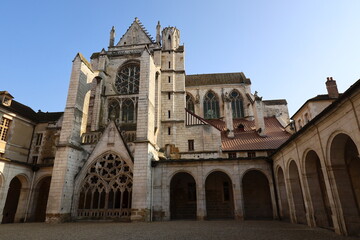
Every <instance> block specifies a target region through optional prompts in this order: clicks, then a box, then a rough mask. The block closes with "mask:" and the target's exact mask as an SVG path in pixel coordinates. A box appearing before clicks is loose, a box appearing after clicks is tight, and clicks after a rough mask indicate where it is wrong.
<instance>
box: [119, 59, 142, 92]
mask: <svg viewBox="0 0 360 240" xmlns="http://www.w3.org/2000/svg"><path fill="white" fill-rule="evenodd" d="M139 81H140V66H139V64H136V63H130V64H126V65H125V66H123V67H121V68H120V70H119V71H118V73H117V75H116V80H115V87H116V90H117V91H118V92H119V93H120V94H136V93H139Z"/></svg>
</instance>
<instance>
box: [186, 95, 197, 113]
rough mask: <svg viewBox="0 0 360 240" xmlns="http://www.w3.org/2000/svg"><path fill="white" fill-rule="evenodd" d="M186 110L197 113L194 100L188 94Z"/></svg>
mask: <svg viewBox="0 0 360 240" xmlns="http://www.w3.org/2000/svg"><path fill="white" fill-rule="evenodd" d="M186 109H187V110H189V111H190V112H193V113H195V108H194V99H193V98H192V97H191V96H190V95H189V94H186Z"/></svg>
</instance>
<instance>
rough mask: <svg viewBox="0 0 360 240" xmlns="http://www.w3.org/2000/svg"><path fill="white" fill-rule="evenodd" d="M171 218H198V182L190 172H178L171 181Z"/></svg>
mask: <svg viewBox="0 0 360 240" xmlns="http://www.w3.org/2000/svg"><path fill="white" fill-rule="evenodd" d="M170 216H171V219H196V183H195V180H194V178H193V177H192V176H191V175H190V174H188V173H184V172H181V173H177V174H176V175H175V176H174V177H173V178H172V179H171V183H170Z"/></svg>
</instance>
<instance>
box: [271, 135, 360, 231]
mask: <svg viewBox="0 0 360 240" xmlns="http://www.w3.org/2000/svg"><path fill="white" fill-rule="evenodd" d="M354 139H357V137H356V135H355V136H354V135H353V136H351V134H348V133H344V132H335V133H333V134H332V135H330V137H329V139H328V141H327V142H328V144H327V146H326V148H325V149H322V148H318V147H317V146H316V145H312V147H313V148H311V143H309V142H308V143H307V144H303V145H301V146H298V145H296V146H295V147H294V145H293V146H292V147H291V148H292V149H291V150H290V147H289V149H286V150H283V152H282V154H283V155H282V157H281V158H278V159H275V166H274V169H275V179H276V186H277V194H278V204H279V212H280V217H281V218H282V219H283V220H287V221H288V220H289V219H290V220H291V222H293V223H300V224H307V225H309V226H313V227H314V226H316V227H322V228H327V229H333V230H334V231H335V232H338V233H342V234H346V235H356V234H359V229H360V211H359V206H360V159H359V151H358V146H359V143H358V144H356V143H355V141H354ZM308 145H309V146H308ZM299 149H305V150H304V151H299ZM297 151H299V153H298V154H297V153H296V154H294V152H297ZM284 153H285V154H284ZM324 154H325V156H326V157H323V156H324ZM297 155H299V156H301V157H300V158H296V157H289V158H285V157H284V156H297Z"/></svg>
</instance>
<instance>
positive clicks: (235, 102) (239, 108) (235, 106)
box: [229, 90, 244, 118]
mask: <svg viewBox="0 0 360 240" xmlns="http://www.w3.org/2000/svg"><path fill="white" fill-rule="evenodd" d="M229 98H230V99H231V108H232V112H233V118H242V117H244V107H243V100H242V97H241V95H240V93H239V92H238V91H236V90H233V91H232V92H231V93H230V95H229Z"/></svg>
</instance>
